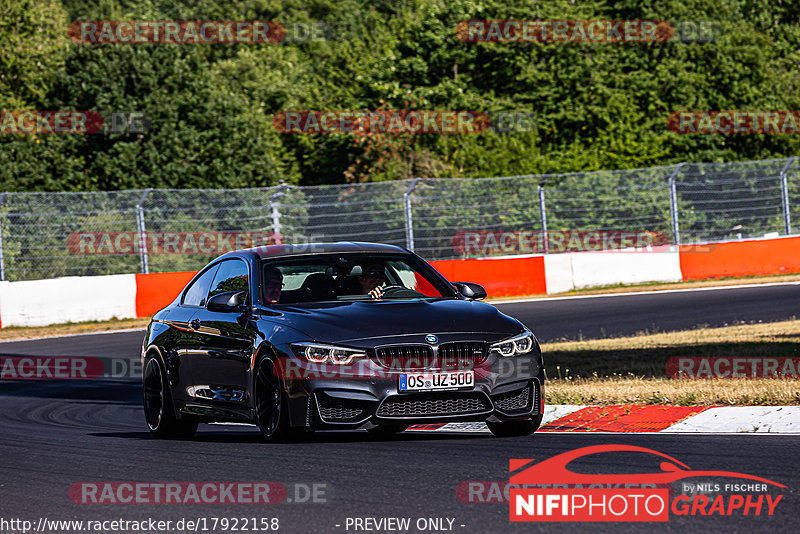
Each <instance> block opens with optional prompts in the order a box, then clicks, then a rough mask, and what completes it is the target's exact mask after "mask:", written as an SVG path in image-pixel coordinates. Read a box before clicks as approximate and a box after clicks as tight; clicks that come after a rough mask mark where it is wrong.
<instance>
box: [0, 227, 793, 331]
mask: <svg viewBox="0 0 800 534" xmlns="http://www.w3.org/2000/svg"><path fill="white" fill-rule="evenodd" d="M432 263H433V265H434V267H436V269H438V270H439V271H440V272H441V273H442V274H443V275H444V276H445V277H446V278H447V279H449V280H452V281H470V282H476V283H479V284H481V285H483V286H484V287H485V288H486V289H487V291H488V293H489V296H490V297H518V296H526V295H536V294H544V293H548V294H552V293H562V292H566V291H571V290H573V289H578V288H584V287H592V286H604V285H614V284H635V283H642V282H676V281H682V280H694V279H703V278H717V277H736V276H754V275H773V274H786V273H798V272H800V237H784V238H776V239H755V240H744V241H741V242H732V243H716V244H696V245H680V246H677V247H676V246H670V245H664V246H661V247H655V248H653V249H651V250H650V251H647V250H642V249H635V248H632V249H626V250H619V251H602V252H570V253H565V254H535V255H528V256H511V257H501V258H472V259H451V260H438V261H434V262H432ZM194 274H195V272H194V271H186V272H170V273H151V274H123V275H107V276H90V277H64V278H56V279H50V280H29V281H20V282H0V327H3V326H46V325H49V324H56V323H65V322H80V321H101V320H107V319H111V318H115V317H116V318H118V319H123V318H133V317H146V316H148V315H152V314H153V313H155V312H156V311H158V310H159V309H161V308H162V307H164V306H166V305H167V304H169V303H170V302H172V300H173V299H174V298H175V297H176V296H177V295H178V292H179V291H180V290H181V288H183V287H184V286H185V285H186V284H187V283H188V282H189V280H190V279H191V278H192V277H193V276H194Z"/></svg>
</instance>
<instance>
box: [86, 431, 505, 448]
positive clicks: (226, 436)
mask: <svg viewBox="0 0 800 534" xmlns="http://www.w3.org/2000/svg"><path fill="white" fill-rule="evenodd" d="M88 435H89V436H93V437H101V438H122V439H132V440H141V439H147V440H156V439H158V438H154V437H153V436H151V435H150V433H149V432H93V433H90V434H88ZM475 439H492V436H489V435H488V434H477V433H476V434H464V433H459V434H455V433H453V434H447V433H443V432H403V433H402V434H398V435H396V436H393V437H388V438H385V437H381V438H377V437H374V436H372V435H370V434H368V433H367V432H366V431H360V430H354V431H352V432H340V431H323V432H314V433H313V434H311V435H307V436H304V437H303V438H301V439H298V440H294V441H291V442H286V443H280V444H275V445H272V444H268V443H265V442H263V441H262V439H261V436H260V435H259V433H258V431H257V430H256V429H255V427H253V430H252V431H248V432H240V431H236V432H213V431H212V432H207V431H204V430H203V427H202V426H201V427H200V430H199V431H198V433H197V435H196V436H194V437H193V438H189V439H169V440H163V441H165V442H170V441H175V442H181V441H182V442H195V443H260V444H263V445H264V446H265V447H270V446H291V445H303V444H311V443H381V442H386V443H398V442H414V441H465V440H475ZM159 441H162V440H159Z"/></svg>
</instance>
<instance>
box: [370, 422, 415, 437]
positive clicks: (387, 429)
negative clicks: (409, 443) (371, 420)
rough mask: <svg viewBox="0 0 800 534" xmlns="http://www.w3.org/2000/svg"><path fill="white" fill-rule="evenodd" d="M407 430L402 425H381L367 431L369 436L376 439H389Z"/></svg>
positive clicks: (406, 426)
mask: <svg viewBox="0 0 800 534" xmlns="http://www.w3.org/2000/svg"><path fill="white" fill-rule="evenodd" d="M407 429H408V425H404V424H394V425H381V426H376V427H372V428H369V429H367V432H369V433H370V434H371V435H373V436H375V437H377V438H390V437H392V436H395V435H397V434H400V433H401V432H405V431H406V430H407Z"/></svg>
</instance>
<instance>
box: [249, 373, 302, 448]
mask: <svg viewBox="0 0 800 534" xmlns="http://www.w3.org/2000/svg"><path fill="white" fill-rule="evenodd" d="M254 395H255V412H256V424H257V425H258V428H259V430H261V436H262V437H263V438H264V439H265V440H266V441H269V442H279V441H285V440H287V439H288V438H290V437H291V436H292V435H293V433H292V431H291V428H290V427H289V414H288V413H287V406H286V396H285V395H284V393H283V388H282V387H281V381H280V379H279V378H278V377H276V376H275V373H274V372H273V366H272V362H271V361H270V360H266V359H265V360H262V362H261V363H260V364H259V366H258V372H257V373H256V382H255V390H254Z"/></svg>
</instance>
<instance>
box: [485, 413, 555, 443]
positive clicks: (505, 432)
mask: <svg viewBox="0 0 800 534" xmlns="http://www.w3.org/2000/svg"><path fill="white" fill-rule="evenodd" d="M541 424H542V416H541V415H534V416H533V418H532V419H529V420H527V421H509V422H507V423H491V422H488V421H487V422H486V426H488V427H489V430H491V431H492V434H494V435H495V436H497V437H500V438H510V437H518V436H530V435H531V434H533V433H534V432H536V430H538V429H539V425H541Z"/></svg>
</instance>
